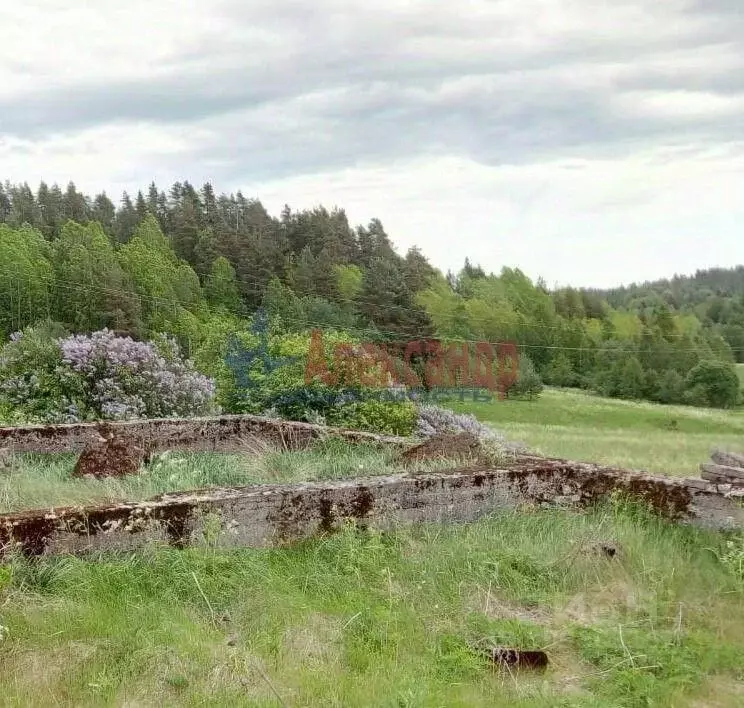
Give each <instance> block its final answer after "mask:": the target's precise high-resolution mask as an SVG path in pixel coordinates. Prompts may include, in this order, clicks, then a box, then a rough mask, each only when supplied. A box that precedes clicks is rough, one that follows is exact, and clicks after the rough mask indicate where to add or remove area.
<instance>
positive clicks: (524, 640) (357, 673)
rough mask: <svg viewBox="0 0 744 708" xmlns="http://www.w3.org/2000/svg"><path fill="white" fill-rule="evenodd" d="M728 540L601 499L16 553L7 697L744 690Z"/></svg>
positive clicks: (654, 701) (540, 696)
mask: <svg viewBox="0 0 744 708" xmlns="http://www.w3.org/2000/svg"><path fill="white" fill-rule="evenodd" d="M608 541H609V542H612V543H614V544H616V547H617V548H618V554H617V555H616V556H615V558H612V559H610V558H608V557H607V556H605V555H604V554H603V553H602V552H601V551H600V550H598V545H599V544H600V542H608ZM727 550H728V551H730V548H728V547H727V546H726V539H724V538H722V537H718V536H715V535H712V534H708V533H705V532H702V531H697V530H692V529H687V528H683V527H676V526H671V525H668V524H666V523H664V522H662V521H660V520H657V519H656V518H653V517H651V516H649V515H648V514H647V513H646V512H644V511H643V510H639V509H636V508H633V507H626V506H624V505H622V504H615V505H608V506H605V507H603V508H601V509H597V510H595V511H591V512H589V513H586V514H572V513H568V512H563V511H551V512H548V511H543V512H539V513H534V514H524V513H522V514H519V513H504V514H499V515H496V516H493V517H491V518H489V519H484V520H482V521H480V522H478V523H475V524H472V525H469V526H434V525H432V526H422V527H418V528H415V529H408V530H401V531H400V532H398V533H395V534H382V533H375V532H367V533H363V532H359V531H357V530H356V529H354V528H353V527H349V528H348V529H346V530H345V531H343V532H341V533H339V534H337V535H334V536H331V537H327V538H323V539H318V540H314V541H310V542H306V543H303V544H301V545H298V546H297V547H294V548H291V549H282V550H263V551H261V550H237V551H232V552H225V551H216V550H214V549H213V548H211V547H210V545H209V541H208V540H206V541H205V543H204V545H203V546H202V547H200V548H196V549H191V550H188V551H175V550H168V549H162V548H157V547H152V548H151V549H149V550H148V551H147V552H145V553H143V554H139V555H136V556H108V557H100V558H98V559H96V560H92V559H88V560H79V559H73V558H62V559H58V560H44V561H40V562H30V561H22V560H15V561H13V562H12V563H10V564H9V565H8V566H6V567H5V568H3V569H2V570H1V571H0V578H2V579H3V580H0V583H4V585H5V587H4V589H3V590H2V597H0V603H1V605H2V606H1V607H0V624H1V625H3V626H4V627H5V638H4V639H2V646H1V651H2V661H0V688H1V689H2V694H1V695H2V702H3V704H4V705H64V706H68V705H69V706H73V705H74V706H106V705H117V706H124V705H128V706H132V705H137V706H151V705H215V706H217V705H219V706H223V705H228V706H229V705H258V706H282V705H286V706H344V707H347V706H365V707H366V706H546V707H547V706H550V707H551V708H552V707H553V706H613V707H623V706H633V707H635V706H641V705H643V706H646V705H658V706H667V705H668V706H693V705H731V706H736V705H742V702H741V699H742V696H744V693H742V691H743V690H744V684H743V683H742V681H744V585H743V584H742V583H744V578H742V577H741V576H740V575H739V574H737V572H736V571H735V563H733V562H731V560H730V559H729V560H727V561H726V562H723V561H722V560H721V559H724V558H727V556H726V552H727ZM482 641H486V642H488V643H493V644H505V645H510V646H518V647H522V648H536V647H541V648H544V649H546V651H547V652H548V654H549V657H550V660H551V667H550V669H549V670H548V671H547V673H546V674H544V675H532V674H529V673H523V674H514V675H512V674H509V673H508V672H506V673H505V672H502V671H499V670H497V669H496V668H495V667H493V666H491V665H490V664H489V663H488V661H487V660H486V659H484V658H483V657H482V656H480V655H479V654H478V653H477V652H475V651H474V650H473V647H474V646H475V645H476V644H477V643H478V642H482ZM713 697H715V698H716V700H717V701H718V702H717V703H715V704H713V703H709V702H707V701H709V700H710V699H712V698H713Z"/></svg>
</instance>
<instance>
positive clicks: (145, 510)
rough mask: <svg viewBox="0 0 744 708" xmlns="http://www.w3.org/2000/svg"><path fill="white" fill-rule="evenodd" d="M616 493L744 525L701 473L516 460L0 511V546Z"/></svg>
mask: <svg viewBox="0 0 744 708" xmlns="http://www.w3.org/2000/svg"><path fill="white" fill-rule="evenodd" d="M614 492H623V493H625V494H627V495H629V496H630V497H631V498H635V499H639V500H642V501H645V502H647V503H649V504H650V505H651V506H652V507H653V508H654V509H655V510H656V511H657V512H659V513H660V514H662V515H663V516H665V517H666V518H668V519H671V520H673V521H678V522H682V523H691V524H696V525H699V526H703V527H707V528H712V529H742V528H744V507H742V504H741V497H742V494H744V492H736V493H724V492H723V491H720V490H719V489H718V487H717V486H716V485H715V484H710V483H708V482H705V481H704V480H678V479H671V478H664V477H655V476H650V475H644V474H639V473H634V472H629V471H625V470H616V469H611V468H607V467H601V466H599V465H591V464H583V463H576V462H568V461H565V460H552V459H544V458H539V457H523V458H520V459H517V460H515V461H514V462H513V463H510V464H509V465H508V466H506V467H504V468H503V469H501V468H489V467H469V468H460V469H456V470H452V471H451V472H449V473H439V474H403V475H396V476H391V477H371V478H364V479H349V480H344V481H338V482H329V483H305V484H296V485H258V486H252V487H238V488H220V489H206V490H196V491H191V492H183V493H176V494H165V495H162V496H160V497H156V498H154V499H152V500H150V501H146V502H139V503H123V504H112V505H106V506H96V507H85V508H82V507H78V508H59V509H47V510H39V511H26V512H21V513H15V514H6V515H0V549H1V550H0V553H4V554H7V553H11V552H14V551H21V552H23V553H25V554H28V555H33V556H46V555H54V554H65V553H73V554H81V553H89V552H94V551H114V550H134V549H137V548H141V547H143V546H145V545H146V544H148V543H151V542H161V543H166V544H169V545H172V546H176V547H184V546H188V545H191V544H194V543H198V542H199V541H200V539H202V538H204V536H205V535H208V536H211V537H214V536H215V535H216V538H214V539H213V540H214V542H216V543H217V544H218V545H221V546H226V547H230V546H250V547H266V546H272V545H279V544H284V543H289V542H292V541H297V540H300V539H303V538H308V537H310V536H313V535H316V534H322V533H329V532H332V531H334V530H335V529H338V528H339V527H340V526H341V525H343V524H344V523H345V521H346V520H347V519H353V520H355V521H356V522H358V523H360V524H362V525H368V526H374V527H376V528H381V529H392V528H395V527H397V526H399V525H401V524H410V523H416V522H441V521H449V522H467V521H473V520H475V519H478V518H479V517H482V516H484V515H486V514H488V513H491V512H494V511H498V510H506V509H517V508H522V507H525V506H528V507H529V506H531V507H538V508H539V507H556V506H558V507H574V508H581V507H586V506H588V505H591V504H593V503H596V502H599V501H601V500H603V499H605V498H607V497H608V496H609V495H611V494H613V493H614Z"/></svg>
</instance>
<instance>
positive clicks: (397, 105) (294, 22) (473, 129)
mask: <svg viewBox="0 0 744 708" xmlns="http://www.w3.org/2000/svg"><path fill="white" fill-rule="evenodd" d="M2 5H3V7H2V9H0V178H2V179H10V180H11V181H28V182H29V183H30V184H32V185H36V184H37V183H38V182H39V180H41V179H45V180H46V181H48V182H53V181H58V182H60V183H66V182H67V181H69V180H70V179H73V180H74V181H75V182H76V184H77V185H78V187H79V188H81V189H84V190H86V191H100V190H102V189H105V190H106V191H107V192H108V193H109V194H110V195H112V196H114V195H116V196H118V195H119V193H120V192H121V191H122V190H123V189H128V190H134V191H136V189H137V188H138V187H144V186H146V185H147V183H149V182H150V181H151V180H153V179H154V180H156V181H157V182H158V184H159V185H162V186H167V185H168V184H170V183H171V182H173V181H174V180H177V179H180V180H184V179H188V180H189V181H191V182H192V183H194V184H202V183H203V182H205V181H207V180H209V181H211V182H212V183H213V184H214V185H215V188H216V189H217V190H218V191H232V190H237V189H242V190H243V192H244V194H245V195H246V196H255V197H259V198H260V199H261V200H262V201H263V202H264V203H265V204H266V206H267V207H268V208H269V210H270V211H272V212H274V213H278V211H279V209H280V208H281V206H282V205H283V204H284V203H289V204H290V205H291V206H293V207H297V208H299V207H306V206H313V205H316V204H318V203H323V204H326V205H328V206H333V205H339V206H342V207H344V208H345V209H346V210H347V212H348V214H349V217H350V219H351V220H352V221H353V222H354V223H360V222H366V221H368V220H369V219H370V218H371V217H379V218H380V219H382V221H383V223H384V224H385V226H386V228H387V230H388V232H389V233H390V234H391V237H392V238H393V240H394V242H395V243H396V245H397V246H398V247H399V249H401V250H403V249H406V248H408V247H409V246H411V245H414V244H417V245H419V246H421V247H422V248H423V250H424V251H425V253H427V255H429V257H430V258H431V260H432V262H433V263H434V264H435V265H437V266H438V267H440V268H442V269H447V268H458V267H459V266H460V265H461V264H462V261H463V260H464V258H465V256H470V257H471V260H474V261H479V262H480V263H481V264H482V265H483V266H484V267H486V268H488V269H494V270H497V269H500V268H501V267H502V266H503V265H510V266H519V267H521V268H522V269H523V270H524V271H525V272H527V273H528V274H529V275H530V276H532V277H537V276H543V277H544V278H545V279H546V280H547V281H548V283H549V284H551V285H552V284H555V283H561V284H563V283H573V284H576V285H587V286H589V285H599V286H603V285H612V284H618V283H621V282H628V281H632V280H644V279H647V278H655V277H659V276H665V275H672V274H674V273H675V272H680V273H682V272H693V271H694V270H696V269H697V268H701V267H708V266H714V265H721V266H731V265H734V264H736V263H742V262H744V39H743V38H744V8H743V7H742V5H741V0H663V1H660V0H606V2H597V1H596V0H519V1H518V2H516V1H515V0H460V1H459V2H453V1H452V0H375V2H369V0H312V1H310V0H199V1H198V2H197V1H196V0H127V1H126V2H121V0H116V1H114V0H96V2H95V3H89V2H87V1H86V2H85V3H83V2H81V1H80V0H67V1H66V2H64V3H62V2H59V0H27V2H24V3H20V2H17V3H12V4H11V3H10V2H3V3H2Z"/></svg>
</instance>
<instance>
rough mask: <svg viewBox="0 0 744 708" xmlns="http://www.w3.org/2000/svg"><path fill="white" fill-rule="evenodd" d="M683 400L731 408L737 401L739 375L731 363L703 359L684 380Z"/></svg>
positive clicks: (702, 404)
mask: <svg viewBox="0 0 744 708" xmlns="http://www.w3.org/2000/svg"><path fill="white" fill-rule="evenodd" d="M684 397H685V402H687V403H690V404H693V405H698V406H709V407H712V408H733V407H734V406H735V405H736V404H737V403H738V401H739V377H738V376H737V374H736V369H735V367H734V365H733V364H729V363H727V362H723V361H716V360H714V359H705V360H703V361H701V362H700V363H699V364H698V365H697V366H695V368H694V369H692V371H690V373H689V374H688V375H687V380H686V381H685V394H684Z"/></svg>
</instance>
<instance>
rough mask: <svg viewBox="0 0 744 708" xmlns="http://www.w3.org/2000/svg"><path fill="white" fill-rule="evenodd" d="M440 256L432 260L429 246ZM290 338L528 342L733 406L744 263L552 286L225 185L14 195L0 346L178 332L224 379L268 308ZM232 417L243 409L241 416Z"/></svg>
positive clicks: (642, 388) (4, 253)
mask: <svg viewBox="0 0 744 708" xmlns="http://www.w3.org/2000/svg"><path fill="white" fill-rule="evenodd" d="M425 245H426V244H425V243H422V244H421V246H422V247H423V248H424V249H425ZM259 308H263V311H264V312H265V313H266V314H267V316H268V318H269V321H270V324H271V331H272V333H273V334H274V335H277V336H286V337H292V336H299V335H300V334H303V333H307V332H308V331H309V330H311V329H313V328H319V329H322V330H324V331H327V332H334V333H343V335H344V336H346V337H348V338H349V339H351V340H353V341H385V342H398V341H406V340H413V339H423V338H428V337H437V338H440V339H442V340H449V341H453V342H456V341H463V340H464V341H487V342H491V343H498V342H507V341H513V342H516V343H517V344H518V346H519V350H520V359H521V362H522V364H521V366H520V371H522V369H524V370H528V371H529V374H528V375H529V376H530V377H537V378H539V379H540V380H542V381H543V382H545V383H547V384H550V385H556V386H567V387H580V388H584V389H589V390H594V391H597V392H599V393H601V394H603V395H608V396H613V397H619V398H627V399H647V400H652V401H657V402H661V403H689V404H695V405H710V406H721V407H730V406H733V405H736V404H737V403H738V402H739V400H738V399H739V396H740V392H739V386H738V382H737V380H736V375H735V370H734V366H733V365H734V363H735V362H744V267H742V266H738V267H736V268H732V269H731V270H711V271H706V272H698V273H697V274H695V275H693V276H690V277H675V278H673V279H671V280H665V281H659V282H656V283H647V284H644V285H633V286H630V287H624V288H619V289H614V290H607V291H597V290H585V289H580V288H560V289H550V288H549V287H548V286H547V284H546V283H544V282H541V281H538V282H532V281H531V280H530V278H528V277H527V276H526V275H525V274H524V273H523V272H521V271H520V270H518V269H514V268H510V267H508V265H506V264H505V266H504V267H503V269H502V270H501V272H499V273H487V272H485V271H484V270H483V269H482V268H481V267H480V266H478V265H474V264H473V263H471V262H470V261H468V260H465V262H464V265H463V268H462V269H461V270H460V272H458V273H451V272H450V273H446V274H445V273H442V272H440V271H438V270H437V269H435V268H434V267H432V265H431V264H430V263H429V262H428V260H427V258H426V256H425V253H424V250H421V249H419V248H412V249H411V250H409V251H408V252H407V253H405V254H400V253H397V252H396V250H395V249H394V247H393V245H392V243H391V240H390V237H389V236H388V234H387V233H386V232H385V228H384V226H383V224H382V223H381V222H380V221H379V220H377V219H374V218H373V219H371V220H370V222H369V223H367V224H366V225H353V224H350V223H349V221H348V219H347V217H346V214H345V213H344V211H343V210H342V209H339V208H334V209H331V210H329V209H326V208H323V207H317V208H315V209H312V210H305V211H293V210H292V209H290V207H285V208H284V209H283V210H282V212H281V214H278V215H276V214H269V213H268V212H267V211H266V209H265V208H264V207H263V206H262V204H261V203H260V202H259V201H256V200H249V199H246V198H244V197H243V195H242V194H241V193H240V192H238V193H237V194H230V195H226V194H218V193H216V192H215V190H214V188H213V187H212V185H210V184H205V185H204V186H203V187H201V188H198V189H197V188H195V187H194V186H192V185H191V184H189V183H188V182H183V183H176V184H174V185H172V186H171V187H170V188H169V189H168V190H167V191H163V190H161V189H159V188H158V186H156V185H155V184H151V185H150V186H149V188H147V189H145V190H143V191H141V192H138V193H137V194H136V195H130V194H126V193H125V194H124V195H123V196H122V197H121V199H117V200H116V202H115V201H113V200H112V198H110V197H109V196H107V195H106V194H105V193H100V194H97V195H86V194H82V193H81V192H79V191H78V190H77V189H76V187H75V185H74V184H72V183H70V184H69V185H67V187H66V188H64V189H62V188H60V187H59V186H57V185H52V186H49V185H47V184H44V183H42V184H40V185H39V186H38V188H37V189H36V190H34V189H32V188H30V187H29V186H28V185H27V184H22V185H18V184H10V183H6V184H4V185H1V186H0V335H2V337H3V339H4V341H7V340H8V337H9V336H10V335H11V334H13V333H14V332H17V331H21V330H25V329H27V328H29V327H32V326H34V325H38V324H39V323H47V324H49V323H54V326H55V327H59V328H60V331H66V332H67V333H68V334H70V333H84V332H94V331H98V330H102V329H104V328H107V329H110V330H113V331H115V332H117V333H126V334H128V335H131V336H132V337H133V338H134V339H137V340H144V339H151V338H153V337H154V336H156V335H157V334H159V333H168V334H170V335H172V336H173V337H174V338H175V340H176V341H177V342H178V344H179V345H180V346H181V348H182V350H183V351H184V352H185V353H186V354H188V356H189V357H191V358H192V359H193V361H194V362H195V364H196V366H197V368H199V369H200V370H201V371H204V372H205V373H207V374H209V375H211V376H215V377H216V378H217V379H218V380H219V369H220V366H222V362H223V361H224V358H225V354H226V347H227V344H226V342H228V341H229V340H230V339H231V338H234V337H235V336H236V335H238V336H239V335H240V333H241V332H249V331H250V328H251V324H250V323H251V318H252V316H253V314H254V313H255V312H256V311H257V310H258V309H259ZM227 408H230V406H229V405H228V406H227Z"/></svg>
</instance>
